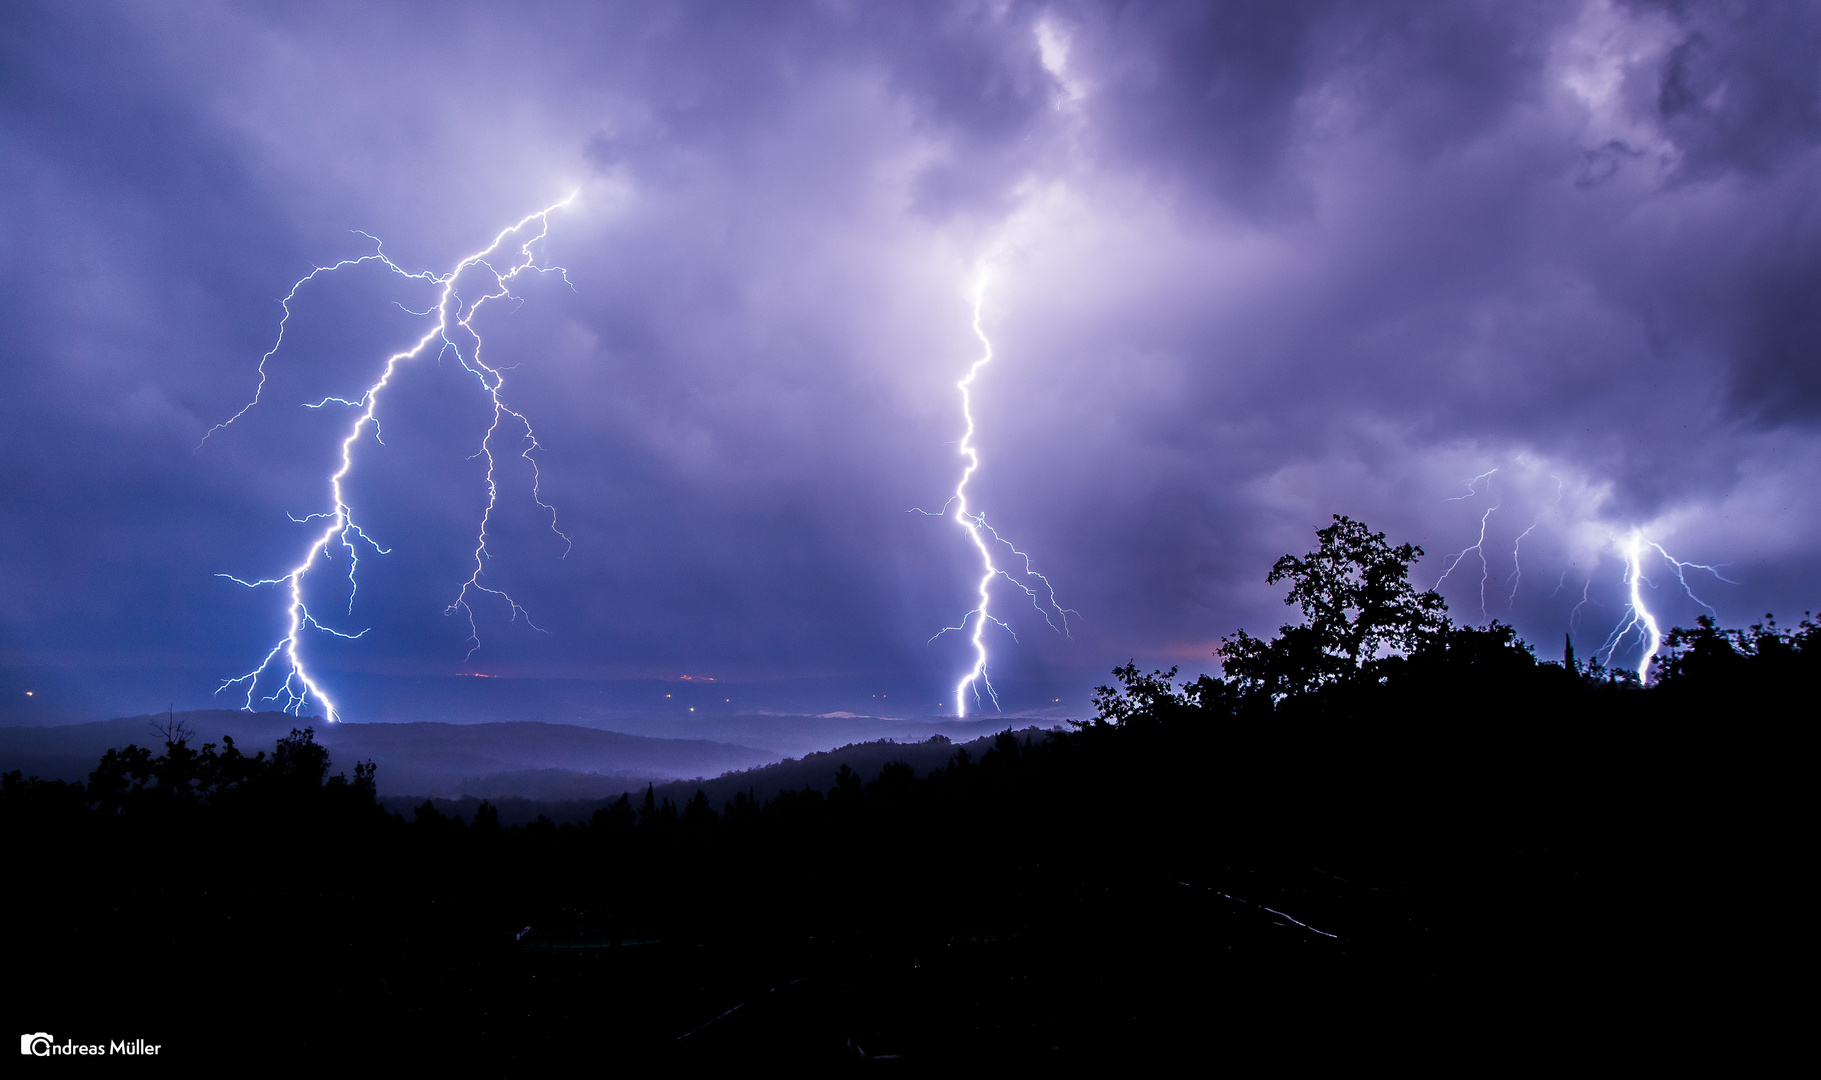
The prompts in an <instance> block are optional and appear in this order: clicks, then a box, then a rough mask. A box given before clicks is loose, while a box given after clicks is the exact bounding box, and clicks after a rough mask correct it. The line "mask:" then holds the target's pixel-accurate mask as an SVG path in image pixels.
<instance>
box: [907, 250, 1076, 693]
mask: <svg viewBox="0 0 1821 1080" xmlns="http://www.w3.org/2000/svg"><path fill="white" fill-rule="evenodd" d="M986 286H987V277H986V274H985V273H984V272H983V273H982V274H981V275H980V277H979V278H978V279H977V281H976V283H975V287H974V324H973V325H974V336H975V337H976V338H979V339H980V349H981V352H980V358H979V359H978V360H975V361H974V362H973V364H972V365H970V366H969V367H968V369H967V374H966V375H964V376H962V377H961V381H960V382H957V383H956V384H955V387H956V389H958V390H960V391H961V418H962V420H963V422H964V430H963V432H962V435H961V444H960V453H961V456H962V457H963V458H965V459H966V460H967V464H966V465H965V466H964V467H963V468H962V470H961V479H960V480H959V481H958V482H957V483H956V484H955V493H954V494H953V495H951V496H950V497H949V500H948V502H946V503H944V504H943V507H942V509H941V510H940V511H937V512H934V513H931V512H930V511H928V510H915V509H914V510H912V511H911V512H912V513H918V514H925V515H928V516H930V517H946V516H947V515H948V511H949V508H950V507H953V508H954V516H955V524H956V525H959V526H960V527H961V529H962V530H963V531H964V532H966V533H967V538H968V541H969V542H970V543H972V544H973V545H974V550H975V551H977V552H979V553H980V582H979V585H978V586H977V590H978V595H979V603H978V604H977V605H976V606H975V607H974V608H973V610H971V611H969V612H968V613H967V614H965V615H963V616H961V621H960V622H959V623H958V624H956V625H954V626H945V627H943V628H942V629H941V630H939V631H937V632H936V634H935V636H933V637H931V638H930V640H931V641H934V640H936V638H939V637H941V636H942V635H943V634H946V633H949V632H950V631H955V632H961V633H966V632H967V631H968V626H969V624H970V622H971V623H972V626H973V632H972V633H971V634H969V635H968V640H969V641H970V642H971V643H972V644H973V646H974V665H973V667H972V668H970V669H969V670H968V672H967V674H965V675H963V676H961V679H960V681H958V682H957V683H956V684H955V715H956V716H957V717H965V716H966V715H967V699H968V696H969V694H970V693H971V694H972V696H973V698H974V702H975V704H977V705H978V704H982V702H981V697H980V691H981V690H982V689H984V690H985V691H986V697H987V699H989V700H991V701H992V703H993V708H994V710H995V711H996V710H998V708H999V693H998V691H996V690H994V689H993V682H992V680H991V679H990V678H988V677H987V673H986V670H987V648H986V637H985V635H986V625H987V623H993V624H994V625H996V626H998V627H999V628H1000V629H1002V630H1004V631H1005V632H1006V633H1008V634H1011V636H1012V640H1013V641H1017V640H1018V635H1017V634H1016V633H1015V632H1014V631H1013V630H1012V628H1011V627H1010V626H1007V625H1006V624H1005V622H1004V621H1003V620H1001V619H999V618H998V617H996V616H994V615H993V614H992V613H991V611H990V605H991V603H992V584H993V579H994V578H1004V579H1005V580H1006V581H1009V582H1011V583H1012V584H1013V585H1015V586H1017V587H1018V588H1019V589H1022V590H1023V591H1024V594H1025V596H1027V597H1029V598H1030V601H1031V606H1032V607H1034V608H1036V609H1037V613H1038V614H1040V615H1042V616H1043V621H1044V622H1045V623H1047V624H1048V625H1049V627H1050V629H1052V630H1060V631H1061V632H1062V633H1063V634H1064V635H1065V636H1066V635H1068V633H1069V625H1068V622H1069V616H1070V615H1079V614H1080V613H1079V612H1077V611H1075V610H1074V609H1072V608H1065V607H1063V606H1061V605H1060V604H1059V603H1057V601H1056V587H1055V586H1054V585H1052V584H1051V583H1050V579H1049V578H1047V577H1045V576H1043V575H1042V574H1040V573H1038V572H1037V571H1036V570H1035V569H1034V568H1032V566H1031V557H1030V556H1029V555H1027V554H1025V553H1024V552H1022V551H1020V550H1018V548H1017V547H1016V546H1014V545H1013V544H1012V542H1011V541H1009V540H1007V539H1005V538H1004V537H1002V536H1000V535H999V533H998V532H997V531H995V530H994V529H993V528H992V527H991V526H990V525H988V524H987V523H986V514H985V512H984V511H982V512H979V513H974V512H971V511H970V510H969V509H968V502H967V485H968V481H970V480H972V479H973V478H974V473H976V472H978V471H979V470H980V449H979V447H977V446H975V445H974V431H975V426H974V396H973V388H974V380H975V379H976V378H977V377H978V376H979V375H980V369H981V368H983V367H985V366H986V365H987V364H989V363H991V362H992V359H993V342H992V339H990V338H988V337H987V336H986V330H985V329H984V328H983V327H982V326H981V325H980V320H981V313H982V310H983V308H984V307H985V304H986ZM989 538H990V539H989ZM1001 544H1003V545H1005V547H1006V548H1007V549H1008V550H1010V551H1011V552H1012V554H1014V555H1016V556H1018V557H1019V558H1021V559H1023V560H1024V576H1025V577H1027V578H1036V579H1037V580H1038V581H1039V582H1041V583H1042V588H1043V595H1042V596H1039V595H1038V593H1037V591H1036V590H1035V589H1032V588H1031V587H1030V586H1028V585H1026V584H1025V583H1024V582H1022V581H1019V580H1018V579H1017V578H1015V577H1013V576H1012V575H1011V574H1009V573H1007V572H1006V571H1004V570H1001V569H1000V568H999V565H998V564H997V563H996V562H994V561H993V549H994V548H995V547H996V546H998V545H1001ZM1046 603H1047V605H1048V606H1047V607H1046V606H1045V604H1046ZM1051 612H1054V613H1055V615H1056V616H1057V617H1058V618H1060V619H1061V620H1062V625H1061V626H1060V627H1058V626H1057V625H1056V622H1055V621H1054V620H1053V619H1052V618H1051V617H1050V616H1051Z"/></svg>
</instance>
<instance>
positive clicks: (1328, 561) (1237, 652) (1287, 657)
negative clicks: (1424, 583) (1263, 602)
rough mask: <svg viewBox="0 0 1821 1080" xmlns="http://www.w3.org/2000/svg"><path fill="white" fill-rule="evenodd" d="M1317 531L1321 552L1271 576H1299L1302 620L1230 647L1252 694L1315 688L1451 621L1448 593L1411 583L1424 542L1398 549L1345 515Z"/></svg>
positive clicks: (1406, 647)
mask: <svg viewBox="0 0 1821 1080" xmlns="http://www.w3.org/2000/svg"><path fill="white" fill-rule="evenodd" d="M1315 535H1316V538H1317V540H1318V541H1319V544H1318V546H1317V547H1316V549H1315V550H1314V551H1311V552H1309V553H1308V554H1307V555H1302V556H1296V555H1285V556H1283V557H1282V558H1280V559H1278V560H1277V562H1276V563H1275V564H1273V565H1272V567H1271V572H1270V574H1268V575H1267V576H1266V578H1265V580H1266V581H1267V582H1269V583H1270V584H1273V585H1275V584H1277V583H1278V582H1280V581H1284V580H1288V581H1289V582H1290V593H1289V595H1288V596H1286V597H1284V603H1285V604H1287V605H1296V606H1299V607H1301V608H1302V613H1303V625H1301V626H1295V625H1290V624H1286V625H1284V626H1283V627H1281V628H1280V629H1279V631H1278V636H1277V637H1276V638H1274V639H1272V640H1271V641H1262V640H1260V639H1258V638H1255V637H1252V636H1251V635H1250V634H1247V633H1246V632H1245V631H1244V630H1243V629H1242V630H1238V631H1235V632H1234V634H1233V635H1232V636H1231V637H1229V638H1227V639H1225V640H1224V641H1223V642H1222V644H1221V647H1220V651H1219V654H1218V655H1219V657H1220V660H1221V666H1222V668H1223V669H1224V670H1225V671H1226V673H1227V675H1228V677H1229V678H1232V679H1234V680H1236V681H1237V683H1238V685H1239V688H1240V689H1241V691H1242V692H1243V693H1246V694H1254V695H1262V696H1264V697H1266V698H1268V699H1270V700H1279V699H1281V698H1284V697H1289V696H1294V695H1298V694H1303V693H1308V692H1310V691H1313V690H1317V689H1319V688H1321V687H1323V686H1327V685H1330V684H1332V683H1335V682H1339V681H1343V680H1345V679H1348V678H1351V677H1353V676H1354V675H1356V674H1358V673H1359V672H1361V671H1362V670H1364V669H1365V668H1366V667H1368V666H1369V665H1370V664H1372V663H1373V662H1374V661H1376V660H1378V659H1381V658H1383V657H1384V656H1386V655H1388V654H1392V653H1397V652H1403V653H1409V652H1412V651H1414V650H1415V649H1416V648H1417V647H1418V646H1420V645H1421V644H1422V643H1423V642H1425V641H1427V640H1430V639H1433V638H1434V637H1435V636H1436V635H1437V634H1439V633H1441V632H1442V631H1443V630H1445V629H1446V628H1447V627H1448V625H1449V623H1448V617H1447V614H1446V612H1447V610H1448V605H1447V602H1446V601H1444V600H1443V599H1442V596H1441V594H1440V593H1438V592H1436V591H1434V590H1433V589H1431V590H1429V591H1427V592H1418V591H1417V590H1416V587H1415V586H1413V585H1411V584H1410V567H1411V564H1413V563H1414V562H1415V561H1416V560H1417V559H1418V558H1420V557H1421V556H1422V554H1423V549H1422V548H1420V547H1417V546H1416V545H1415V544H1400V545H1398V546H1397V547H1392V546H1391V545H1389V544H1387V543H1386V542H1385V534H1384V533H1382V532H1378V533H1375V532H1373V531H1372V530H1371V529H1369V528H1367V527H1366V525H1365V524H1364V523H1362V522H1358V521H1354V520H1353V519H1352V518H1349V517H1346V516H1343V515H1341V514H1336V515H1334V524H1332V525H1330V526H1328V527H1327V528H1325V529H1317V530H1316V533H1315Z"/></svg>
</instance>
